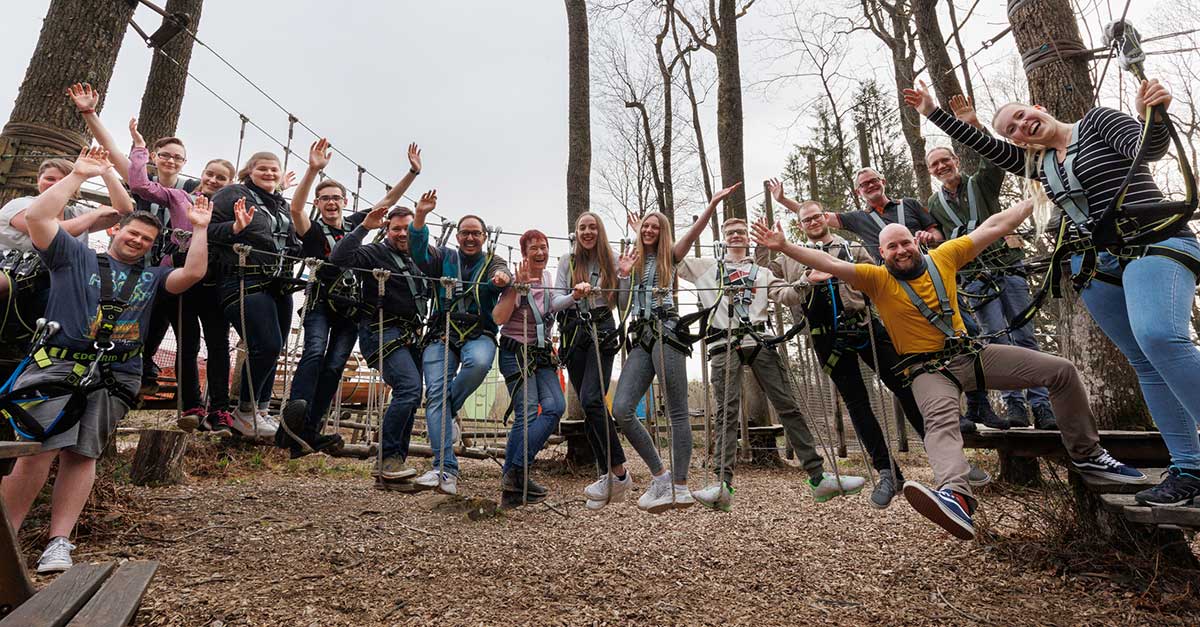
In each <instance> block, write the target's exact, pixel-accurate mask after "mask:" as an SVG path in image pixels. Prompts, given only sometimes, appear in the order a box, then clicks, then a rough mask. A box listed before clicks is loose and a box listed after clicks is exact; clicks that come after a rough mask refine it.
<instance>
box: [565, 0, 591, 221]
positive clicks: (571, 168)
mask: <svg viewBox="0 0 1200 627" xmlns="http://www.w3.org/2000/svg"><path fill="white" fill-rule="evenodd" d="M564 2H565V3H566V9H567V42H568V43H567V51H568V52H567V56H568V61H567V83H568V86H567V93H568V96H567V229H568V230H570V229H573V228H575V220H576V219H577V218H578V217H579V214H581V213H583V212H585V211H587V210H588V209H589V207H590V205H591V173H592V129H591V124H592V123H591V65H590V56H589V52H588V15H587V3H586V2H585V0H564Z"/></svg>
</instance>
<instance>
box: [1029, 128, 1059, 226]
mask: <svg viewBox="0 0 1200 627" xmlns="http://www.w3.org/2000/svg"><path fill="white" fill-rule="evenodd" d="M1045 154H1046V149H1045V147H1043V146H1035V145H1031V146H1028V147H1026V148H1025V176H1024V177H1023V178H1022V179H1021V199H1022V200H1024V199H1030V198H1031V199H1033V224H1034V228H1035V233H1036V234H1037V235H1038V236H1040V235H1041V234H1042V233H1045V232H1046V226H1047V225H1048V224H1050V220H1051V219H1052V218H1054V215H1055V213H1057V209H1058V206H1057V205H1056V204H1055V203H1054V202H1052V201H1051V200H1050V197H1049V196H1047V195H1046V189H1045V188H1044V187H1042V183H1041V181H1040V180H1038V174H1039V173H1040V172H1041V170H1040V168H1041V166H1042V158H1043V157H1044V156H1045Z"/></svg>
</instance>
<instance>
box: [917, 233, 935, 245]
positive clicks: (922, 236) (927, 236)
mask: <svg viewBox="0 0 1200 627" xmlns="http://www.w3.org/2000/svg"><path fill="white" fill-rule="evenodd" d="M913 239H915V240H917V243H918V244H924V245H926V246H929V245H930V244H936V243H937V239H936V238H934V236H933V233H930V232H929V231H923V230H922V231H917V232H916V233H913Z"/></svg>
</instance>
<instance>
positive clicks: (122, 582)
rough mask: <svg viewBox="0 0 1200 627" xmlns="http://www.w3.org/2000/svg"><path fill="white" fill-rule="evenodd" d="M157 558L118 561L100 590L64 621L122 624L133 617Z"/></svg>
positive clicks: (107, 626) (93, 626)
mask: <svg viewBox="0 0 1200 627" xmlns="http://www.w3.org/2000/svg"><path fill="white" fill-rule="evenodd" d="M157 571H158V562H151V561H131V562H125V563H124V564H121V566H120V568H118V569H117V572H115V573H113V575H112V576H111V577H109V578H108V581H105V582H104V586H103V587H101V588H100V591H99V592H97V593H96V594H95V596H93V597H92V600H91V601H88V604H87V605H85V606H83V609H82V610H80V611H79V613H78V614H76V615H75V619H74V620H72V621H71V622H70V623H68V625H70V626H72V627H75V626H78V627H124V626H125V625H128V624H129V623H130V622H132V621H133V616H134V615H135V614H137V610H138V606H140V605H141V604H142V597H143V596H144V595H145V594H146V588H149V587H150V580H151V579H153V578H154V573H155V572H157Z"/></svg>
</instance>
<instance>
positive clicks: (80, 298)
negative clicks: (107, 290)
mask: <svg viewBox="0 0 1200 627" xmlns="http://www.w3.org/2000/svg"><path fill="white" fill-rule="evenodd" d="M38 254H40V255H41V257H42V261H43V262H45V264H46V267H47V268H49V269H50V302H49V304H48V305H46V318H47V319H48V320H54V321H56V322H58V323H59V324H60V325H62V329H61V330H60V331H59V332H58V333H57V334H56V335H55V336H54V337H52V338H51V339H50V342H49V343H50V344H51V345H52V346H61V347H64V348H70V349H75V350H81V351H84V350H86V351H90V350H92V340H93V338H95V333H96V324H97V322H98V318H97V313H98V310H99V306H100V263H99V261H98V260H97V259H96V253H95V252H94V251H92V250H91V249H90V248H88V247H87V246H86V245H84V244H81V243H79V242H78V241H77V240H75V239H74V238H72V237H71V236H69V235H67V232H66V231H64V230H62V229H59V230H58V234H57V235H55V236H54V241H52V242H51V243H50V246H49V247H48V248H46V250H42V251H38ZM109 266H110V268H111V269H112V280H113V297H114V298H115V297H116V296H117V295H119V294H120V293H121V287H122V286H123V285H124V284H125V280H126V278H127V277H128V276H129V272H130V269H131V268H133V266H130V265H129V264H126V263H121V262H120V261H118V260H117V259H116V258H113V257H110V258H109ZM170 272H171V268H165V267H162V266H156V267H146V268H143V269H142V273H141V276H140V277H137V280H138V285H137V287H136V288H134V290H133V293H132V294H131V295H130V297H129V303H128V306H127V307H126V308H125V311H124V312H122V314H121V316H120V317H119V318H117V324H116V329H115V330H114V331H113V334H112V341H113V343H114V344H116V347H115V348H114V349H113V351H112V352H114V353H118V352H122V351H126V350H129V349H131V348H132V347H133V345H134V344H135V343H138V342H141V340H142V337H143V335H144V334H143V329H145V328H146V325H147V324H149V321H150V310H151V309H152V305H153V304H154V296H155V294H157V292H158V289H159V288H160V287H161V286H162V283H163V281H164V280H166V276H167V274H169V273H170ZM112 370H113V371H114V372H129V373H141V371H142V359H141V357H140V356H139V357H135V358H134V359H130V360H128V361H124V362H118V363H114V364H112Z"/></svg>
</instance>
